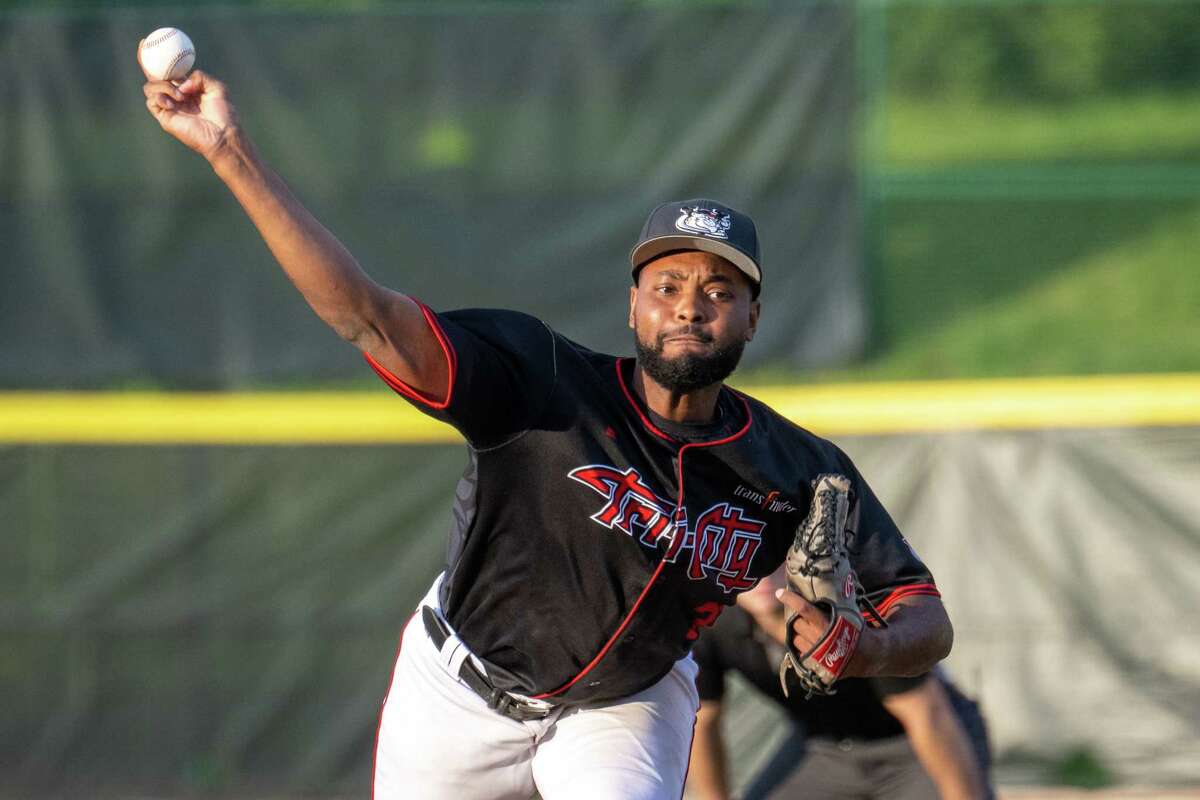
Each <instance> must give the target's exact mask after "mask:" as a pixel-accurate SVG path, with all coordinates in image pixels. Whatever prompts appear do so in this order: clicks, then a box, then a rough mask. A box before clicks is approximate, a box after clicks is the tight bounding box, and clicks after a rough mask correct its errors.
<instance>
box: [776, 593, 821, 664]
mask: <svg viewBox="0 0 1200 800" xmlns="http://www.w3.org/2000/svg"><path fill="white" fill-rule="evenodd" d="M775 596H776V597H777V598H779V602H781V603H783V605H784V606H785V607H786V608H787V610H788V611H794V612H795V613H796V619H795V621H794V622H793V623H792V629H791V630H789V631H787V632H786V635H788V636H791V637H792V641H793V643H794V644H795V645H796V649H797V650H799V651H800V652H801V653H807V652H808V651H809V650H811V649H812V648H813V645H815V644H816V643H817V642H818V641H820V640H821V638H822V637H823V636H824V635H825V631H826V630H828V628H829V615H828V614H826V613H825V612H824V611H822V610H821V609H819V608H817V607H816V606H814V605H813V604H812V603H810V602H808V601H807V600H805V599H804V598H803V597H801V596H800V595H798V594H796V593H795V592H791V591H788V590H787V589H779V590H777V591H776V592H775Z"/></svg>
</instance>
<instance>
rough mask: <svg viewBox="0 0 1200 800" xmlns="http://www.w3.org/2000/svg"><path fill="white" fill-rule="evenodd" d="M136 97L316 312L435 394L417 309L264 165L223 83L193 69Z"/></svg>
mask: <svg viewBox="0 0 1200 800" xmlns="http://www.w3.org/2000/svg"><path fill="white" fill-rule="evenodd" d="M144 91H145V94H146V107H147V108H148V109H149V110H150V113H151V115H153V116H154V118H155V119H156V120H157V121H158V123H159V125H161V126H162V128H163V130H165V131H166V132H167V133H169V134H171V135H172V136H174V137H175V138H176V139H178V140H179V141H181V142H183V143H184V144H185V145H187V146H188V147H190V148H191V149H192V150H194V151H196V152H197V153H199V154H200V155H201V156H203V157H204V158H205V159H207V160H208V162H209V164H211V165H212V168H213V171H214V172H216V174H217V176H218V177H220V178H221V180H222V181H224V182H225V184H226V185H227V186H228V187H229V189H230V190H231V191H232V192H233V195H234V196H235V197H236V198H237V200H238V202H239V203H241V205H242V208H244V209H245V211H246V213H247V215H249V217H250V220H251V222H253V223H254V225H255V227H256V228H258V231H259V233H260V234H261V235H262V237H263V240H264V241H265V242H266V244H267V247H268V248H270V250H271V253H272V255H274V256H275V259H276V260H277V261H278V262H279V264H280V266H281V267H283V271H284V272H285V273H286V274H287V276H288V278H290V279H291V281H292V283H293V284H295V286H296V288H297V289H299V290H300V293H301V294H302V295H304V299H305V300H307V301H308V304H309V305H310V306H312V309H313V310H314V311H315V312H316V313H317V315H318V316H319V317H320V318H321V319H322V320H324V321H325V322H326V324H328V325H329V326H330V327H331V328H333V329H334V330H335V331H336V332H337V333H338V335H339V336H341V337H342V338H343V339H346V340H347V341H349V342H351V343H353V344H354V345H355V346H356V347H358V348H359V349H360V350H362V351H363V352H365V353H367V354H369V355H370V356H371V357H372V358H374V359H375V360H376V361H378V362H379V363H380V364H382V365H383V366H384V367H386V368H387V369H388V370H390V371H391V372H392V374H393V375H395V376H396V377H398V378H400V379H401V380H403V381H405V382H406V383H407V384H408V385H409V386H411V387H412V388H414V389H416V390H418V391H420V392H421V393H422V394H424V395H426V396H428V397H431V398H440V397H443V396H444V395H445V393H446V392H447V391H448V381H449V365H448V364H447V363H446V360H445V358H444V355H443V352H442V349H441V347H440V345H439V344H438V341H437V338H436V336H435V335H434V334H433V332H432V331H431V330H430V328H429V326H428V324H427V323H426V321H425V318H424V315H423V314H422V312H421V309H420V307H419V306H418V305H417V303H416V302H414V301H413V300H412V299H411V298H409V297H407V296H406V295H403V294H400V293H399V292H395V291H392V290H390V289H388V288H386V287H383V286H380V285H379V284H378V283H376V282H375V281H373V280H371V278H370V277H369V276H368V275H367V274H366V272H364V271H363V269H362V267H360V266H359V265H358V262H357V261H355V259H354V257H353V256H352V255H351V254H350V252H349V251H348V250H346V248H345V247H344V246H343V245H342V243H341V242H339V241H338V240H337V238H335V237H334V235H333V234H332V233H330V232H329V231H328V230H327V229H326V228H325V227H324V226H323V225H321V223H320V222H318V221H317V219H316V218H315V217H313V215H312V214H310V213H309V212H308V210H307V209H305V208H304V206H302V205H301V204H300V202H299V201H298V200H297V199H296V198H295V197H294V196H293V195H292V193H291V192H290V191H289V190H288V188H287V185H286V184H285V183H284V182H283V180H282V179H281V178H280V177H279V176H278V175H277V174H275V172H273V171H272V170H271V169H270V168H269V167H267V165H266V164H265V163H264V162H263V161H262V159H261V158H260V157H259V155H258V153H257V151H256V149H255V147H254V144H253V143H252V142H251V141H250V138H249V137H248V136H247V135H246V133H245V132H244V131H243V130H242V129H241V127H240V126H239V124H238V115H237V111H236V109H235V108H234V106H233V104H232V103H231V102H230V101H229V98H228V95H227V93H226V89H225V85H224V84H223V83H221V82H220V81H217V80H215V79H214V78H213V77H212V76H210V75H207V74H205V73H204V72H201V71H199V70H196V71H194V72H192V73H191V75H189V76H188V77H187V79H186V80H185V81H183V83H181V84H180V85H178V86H176V85H175V84H173V83H171V82H170V81H154V80H151V81H149V82H148V83H146V85H145V87H144Z"/></svg>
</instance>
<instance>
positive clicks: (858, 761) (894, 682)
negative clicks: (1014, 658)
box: [688, 572, 994, 800]
mask: <svg viewBox="0 0 1200 800" xmlns="http://www.w3.org/2000/svg"><path fill="white" fill-rule="evenodd" d="M784 584H785V581H784V578H783V577H782V575H781V574H780V573H779V572H777V573H775V574H774V575H772V576H770V577H768V578H765V579H763V580H762V581H761V582H760V583H759V584H758V586H756V587H755V588H754V589H751V590H750V591H748V592H745V593H743V594H741V595H739V596H738V601H737V607H735V608H733V609H730V610H729V611H727V612H726V613H724V614H723V615H721V618H720V619H719V620H717V622H716V624H715V625H714V626H713V627H712V628H711V629H710V630H707V631H705V632H704V633H703V634H702V635H701V637H700V640H699V641H698V642H697V643H696V647H695V648H694V649H693V655H694V657H695V660H696V663H697V665H698V666H699V668H700V673H699V676H698V677H697V679H696V685H697V688H698V690H699V693H700V711H699V713H698V714H697V720H696V735H695V738H694V739H693V742H692V763H691V769H690V771H689V774H688V797H689V798H695V800H728V798H730V797H731V796H732V795H731V793H730V787H729V781H728V778H727V773H726V764H727V758H726V751H725V743H724V738H723V736H722V731H721V719H722V716H723V709H724V707H725V706H726V703H727V701H725V700H724V699H723V698H724V694H725V680H724V679H725V675H726V674H727V673H728V672H730V671H734V672H737V673H739V674H740V675H741V676H742V677H743V678H744V679H745V680H746V681H747V682H749V684H750V685H751V686H753V687H754V688H755V689H756V690H757V691H758V692H759V693H761V694H762V695H763V696H765V697H767V698H769V699H770V700H772V701H774V702H775V703H777V704H779V706H780V707H782V708H783V710H784V711H785V712H786V713H787V715H788V718H789V720H790V721H791V723H792V725H793V728H792V731H791V733H790V734H789V736H788V737H787V738H786V739H784V741H783V742H782V743H781V744H780V746H779V747H778V749H777V750H776V751H775V753H774V754H773V755H772V756H771V757H770V758H768V759H767V762H766V764H765V765H764V766H763V767H762V768H761V769H760V770H759V772H758V773H757V774H756V775H755V776H754V777H753V778H752V779H751V780H750V781H749V782H748V785H747V786H746V789H745V791H744V792H743V793H742V794H741V795H740V798H741V800H763V798H767V799H768V800H795V798H802V797H820V798H825V800H840V799H844V800H927V798H933V797H941V798H942V800H987V799H988V798H991V797H993V796H994V795H993V792H992V790H991V787H990V786H989V785H988V781H987V777H986V776H987V767H988V764H989V763H990V755H989V750H988V743H987V729H986V726H985V724H984V721H983V717H982V716H981V715H980V713H979V709H978V706H976V704H975V703H974V702H972V701H971V700H970V699H968V698H967V697H966V696H965V695H963V694H962V693H961V692H959V691H958V689H957V688H956V687H954V685H953V684H951V683H950V682H949V681H948V680H947V679H946V678H945V677H944V675H943V674H941V670H940V669H939V670H935V672H933V673H930V674H928V675H922V676H918V677H914V678H849V679H846V680H843V681H840V682H839V683H838V684H837V693H836V694H834V695H832V696H829V697H812V698H808V699H806V698H805V696H804V695H803V694H800V693H790V694H789V695H784V693H783V690H782V687H781V685H780V682H779V678H778V664H779V661H780V658H781V657H782V653H783V649H784V644H783V642H784V616H783V613H782V607H781V606H780V605H779V603H778V602H776V601H775V599H774V598H773V597H772V596H771V592H772V589H774V588H776V587H780V586H783V585H784ZM764 589H765V590H766V591H764Z"/></svg>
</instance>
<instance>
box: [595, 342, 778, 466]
mask: <svg viewBox="0 0 1200 800" xmlns="http://www.w3.org/2000/svg"><path fill="white" fill-rule="evenodd" d="M628 360H629V359H627V358H618V359H617V364H616V369H617V383H618V384H620V386H621V392H622V394H624V395H625V399H626V400H628V401H629V405H631V406H633V410H634V411H636V412H637V415H638V417H640V418H641V420H642V424H643V425H645V426H646V428H648V429H649V431H650V432H651V433H653V434H654V435H655V436H657V437H659V438H660V439H666V440H667V441H668V442H671V443H672V444H679V441H678V440H677V439H675V438H674V437H672V436H670V435H668V434H666V433H663V432H662V431H661V430H659V429H658V426H656V425H655V424H654V423H653V422H651V421H650V418H649V417H647V416H646V414H645V413H644V412H643V411H642V407H641V406H640V405H638V402H637V401H636V400H634V399H633V393H632V392H630V391H629V387H628V386H626V385H625V376H624V375H622V374H621V363H622V362H624V361H628ZM726 388H728V387H726ZM729 391H730V392H733V396H734V397H736V398H737V399H738V400H741V401H742V406H743V407H744V408H745V409H746V424H745V425H743V426H742V429H741V430H739V431H738V432H737V433H735V434H733V435H732V436H729V437H726V438H724V439H721V440H719V441H716V442H698V443H697V444H699V445H700V446H702V447H712V446H713V445H718V444H725V443H727V442H732V441H733V440H734V439H737V438H739V437H740V436H742V434H744V433H745V432H746V431H748V430H749V429H750V423H752V422H753V421H754V420H753V418H752V415H751V413H750V404H749V403H747V402H746V398H745V397H743V396H742V395H741V393H740V392H735V391H733V389H730V390H729Z"/></svg>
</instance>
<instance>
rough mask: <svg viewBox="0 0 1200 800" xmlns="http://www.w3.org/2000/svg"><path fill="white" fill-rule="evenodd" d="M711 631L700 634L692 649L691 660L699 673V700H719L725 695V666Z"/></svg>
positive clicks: (697, 687)
mask: <svg viewBox="0 0 1200 800" xmlns="http://www.w3.org/2000/svg"><path fill="white" fill-rule="evenodd" d="M711 634H712V631H711V630H710V631H706V632H705V633H704V634H701V636H700V639H699V640H698V641H697V642H696V644H695V646H693V647H692V658H693V659H695V661H696V666H698V667H699V668H700V671H699V672H697V673H696V691H697V693H699V695H700V699H701V700H720V699H721V697H722V695H724V694H725V665H724V664H723V663H722V661H721V653H720V648H719V647H717V642H716V637H715V636H712V635H711Z"/></svg>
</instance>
